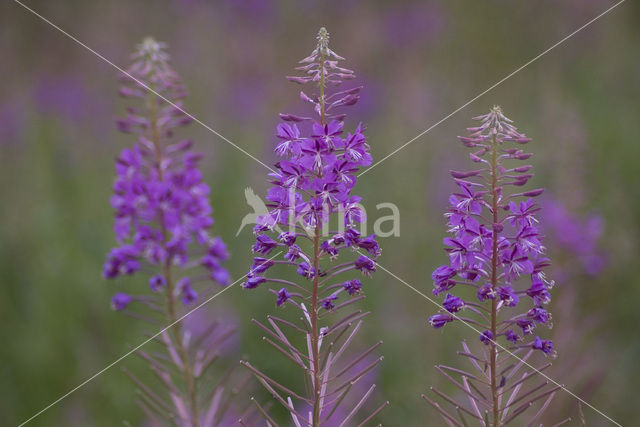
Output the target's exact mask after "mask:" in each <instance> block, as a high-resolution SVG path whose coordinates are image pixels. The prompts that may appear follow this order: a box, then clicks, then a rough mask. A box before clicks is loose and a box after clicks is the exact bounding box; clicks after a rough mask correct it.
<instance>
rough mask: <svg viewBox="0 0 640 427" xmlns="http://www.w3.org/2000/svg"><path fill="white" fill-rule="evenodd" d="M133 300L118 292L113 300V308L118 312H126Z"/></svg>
mask: <svg viewBox="0 0 640 427" xmlns="http://www.w3.org/2000/svg"><path fill="white" fill-rule="evenodd" d="M132 300H133V298H131V296H130V295H127V294H125V293H122V292H118V293H117V294H115V295H114V296H113V297H112V298H111V308H113V309H114V310H117V311H121V310H124V309H125V308H127V306H128V305H129V304H130V303H131V301H132Z"/></svg>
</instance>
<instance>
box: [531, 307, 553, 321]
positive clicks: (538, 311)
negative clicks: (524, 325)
mask: <svg viewBox="0 0 640 427" xmlns="http://www.w3.org/2000/svg"><path fill="white" fill-rule="evenodd" d="M527 317H529V318H530V319H533V320H535V321H536V322H538V323H547V322H548V321H549V320H551V314H549V312H548V311H547V310H545V309H543V308H538V307H534V308H532V309H531V310H529V311H528V312H527Z"/></svg>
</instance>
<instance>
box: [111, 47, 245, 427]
mask: <svg viewBox="0 0 640 427" xmlns="http://www.w3.org/2000/svg"><path fill="white" fill-rule="evenodd" d="M133 58H134V63H133V65H132V66H131V67H130V68H129V69H128V70H127V72H126V73H124V75H123V76H121V80H122V83H123V86H122V87H121V89H120V94H121V95H122V96H123V97H125V98H130V99H132V100H134V101H136V100H137V101H138V102H137V104H136V105H135V106H130V107H129V108H128V109H127V116H126V117H125V118H123V119H121V120H119V121H118V128H119V129H120V130H122V131H123V132H127V133H132V134H134V135H135V139H136V143H135V144H133V146H132V147H130V148H125V149H123V150H122V152H121V153H120V155H119V156H118V158H117V159H116V179H115V182H114V184H113V195H112V197H111V205H112V207H113V208H114V209H115V211H116V215H115V224H114V231H115V234H116V238H117V240H118V243H119V246H118V247H116V248H114V249H112V250H111V251H110V252H109V254H108V255H107V260H106V262H105V265H104V269H103V275H104V277H105V278H109V279H113V278H116V277H118V276H120V275H123V274H134V273H138V272H151V277H150V278H149V279H148V280H149V281H148V283H149V287H150V288H151V291H152V292H154V293H155V292H163V293H164V297H159V296H158V295H155V294H151V295H148V296H145V297H135V299H136V300H137V301H140V302H141V303H143V304H140V305H141V306H143V307H147V308H149V309H150V310H149V312H148V313H144V314H142V315H136V317H138V318H143V319H149V320H151V321H157V320H160V321H161V322H163V323H164V322H167V321H168V322H169V324H170V326H171V328H170V330H163V331H162V332H161V333H160V334H158V335H157V336H156V338H157V340H158V341H159V342H160V343H162V344H163V345H164V349H165V352H164V353H162V354H158V353H156V352H149V353H144V352H141V355H142V356H143V358H144V359H145V360H147V361H148V362H149V364H150V365H151V367H152V369H153V371H154V373H155V374H156V377H157V378H158V379H159V380H160V384H159V385H160V387H153V388H151V387H140V392H141V394H142V395H143V396H144V398H143V399H141V400H140V402H141V404H140V406H141V407H142V408H143V409H144V411H145V412H147V411H148V409H149V407H148V406H147V405H157V404H158V403H160V405H161V406H162V408H163V410H162V411H161V412H160V413H158V414H156V415H158V416H160V417H164V414H166V418H167V422H168V423H174V424H175V423H176V415H177V416H178V418H179V422H178V423H179V424H180V425H181V426H182V425H184V426H193V425H197V424H200V425H213V424H218V422H217V421H216V420H218V421H219V420H222V419H226V418H227V417H229V416H230V415H232V414H231V413H232V412H234V409H231V410H227V409H226V408H227V407H229V405H228V404H227V403H225V404H224V405H222V406H221V405H219V403H220V401H221V399H224V400H225V401H226V402H230V401H229V400H228V397H230V396H228V395H226V396H224V397H223V394H224V393H226V392H225V389H226V388H227V387H228V384H225V385H224V387H221V386H216V387H215V388H214V389H213V390H212V389H211V388H207V389H206V391H205V390H204V389H202V388H199V385H198V384H197V381H196V380H197V379H198V378H201V377H202V376H203V375H205V374H206V372H205V371H206V370H207V368H208V367H209V366H210V365H211V364H212V363H213V362H214V361H215V360H216V359H217V358H218V356H219V355H220V352H221V350H223V349H224V347H221V345H222V344H223V343H224V342H225V341H226V340H227V338H228V337H229V336H230V335H232V334H233V328H228V327H226V326H221V325H220V324H218V323H217V322H213V321H212V320H210V319H207V320H205V321H203V320H202V319H200V320H199V321H198V322H196V318H195V316H194V317H193V318H191V317H190V318H189V319H187V321H186V322H185V323H184V324H178V320H181V319H182V318H181V317H179V316H180V315H181V311H182V310H184V309H183V308H182V307H181V305H180V304H179V301H180V300H181V301H182V303H183V305H185V306H186V305H190V304H193V303H195V302H196V301H197V299H198V293H197V292H196V289H195V287H196V286H197V285H198V284H199V283H201V282H209V283H210V282H217V283H219V284H221V285H227V284H228V283H229V281H230V277H229V273H228V272H227V270H226V269H225V268H224V267H223V266H222V263H223V262H224V261H225V260H227V259H228V257H229V253H228V251H227V249H226V246H225V245H224V243H223V242H222V240H221V239H220V238H214V237H213V236H211V235H210V229H211V226H212V225H213V222H214V221H213V218H212V216H211V213H212V209H211V206H210V205H209V200H208V199H209V187H208V186H207V185H206V184H205V183H204V181H203V179H202V173H201V172H200V170H199V168H198V162H199V161H200V160H201V158H202V156H201V155H200V154H198V153H195V152H193V151H192V150H191V147H192V145H193V143H192V142H191V141H190V140H176V139H175V138H174V134H173V133H174V131H175V129H176V128H178V127H181V126H184V125H186V124H188V123H189V122H190V121H191V119H190V118H189V117H188V116H187V115H186V114H185V113H184V112H183V111H182V99H183V98H184V96H185V93H184V87H183V86H182V83H181V80H180V78H179V77H178V75H177V74H176V73H175V72H174V71H173V70H172V68H171V67H170V65H169V56H168V55H167V53H166V52H165V51H164V45H163V44H161V43H157V42H155V41H154V40H152V39H145V40H144V41H143V43H142V44H141V45H139V47H138V50H137V51H136V53H135V54H134V55H133ZM164 99H168V100H170V101H171V102H165V101H164ZM176 278H179V279H178V280H177V281H174V280H175V279H176ZM256 286H257V284H256ZM210 289H211V287H210V286H206V287H204V286H203V287H202V290H203V292H204V293H206V292H210ZM132 300H134V298H133V297H131V296H129V295H127V294H124V293H118V294H116V295H115V296H114V297H113V299H112V306H113V307H114V309H116V310H124V308H125V307H127V305H128V304H129V303H130V302H131V301H132ZM158 317H159V318H158ZM183 317H184V316H183ZM167 329H169V328H167ZM174 374H175V375H174ZM130 376H132V377H133V379H134V381H135V382H136V383H137V384H138V385H141V384H142V383H141V381H140V380H138V379H136V378H135V375H133V374H132V373H130ZM162 388H164V392H165V393H164V395H163V396H162V397H160V394H158V392H159V391H160V390H161V389H162ZM152 389H153V391H151V390H152ZM200 392H203V393H200ZM161 394H162V393H161ZM211 395H213V396H216V397H215V398H214V399H213V401H212V400H211V399H210V396H211ZM206 396H209V397H206ZM206 401H209V402H210V403H205V402H206ZM165 402H166V403H165ZM156 415H154V417H155V416H156ZM237 418H238V417H237V415H236V416H235V419H236V420H237Z"/></svg>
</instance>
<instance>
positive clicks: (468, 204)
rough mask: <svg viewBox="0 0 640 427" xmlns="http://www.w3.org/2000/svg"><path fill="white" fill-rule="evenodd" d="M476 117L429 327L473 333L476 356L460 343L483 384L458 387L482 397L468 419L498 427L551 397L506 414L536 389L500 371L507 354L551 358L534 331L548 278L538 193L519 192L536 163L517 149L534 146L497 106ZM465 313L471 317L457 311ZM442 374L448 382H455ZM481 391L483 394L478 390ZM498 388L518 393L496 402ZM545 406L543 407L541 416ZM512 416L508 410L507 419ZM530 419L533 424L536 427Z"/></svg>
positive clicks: (458, 178) (466, 141)
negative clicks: (452, 326) (456, 323)
mask: <svg viewBox="0 0 640 427" xmlns="http://www.w3.org/2000/svg"><path fill="white" fill-rule="evenodd" d="M475 119H476V120H478V121H479V122H480V123H479V125H477V126H475V127H471V128H469V129H468V131H469V133H470V134H469V135H468V136H462V137H459V139H460V141H461V142H462V144H463V145H464V146H465V147H468V148H470V149H471V150H472V152H471V153H470V158H471V160H472V161H473V162H474V163H475V166H474V168H473V169H472V170H470V171H458V170H456V171H451V176H452V177H453V180H454V182H455V184H456V185H457V191H455V192H454V193H453V194H452V195H451V196H450V197H449V208H448V210H447V212H446V213H445V218H446V220H447V230H448V232H449V233H450V235H449V236H448V237H446V238H445V239H444V240H443V242H444V246H445V252H446V254H447V257H448V259H449V262H448V264H446V265H442V266H440V267H438V268H436V269H435V271H434V272H433V274H432V275H431V278H432V279H433V284H434V289H433V294H434V295H439V294H441V293H443V292H446V294H445V297H444V299H443V301H442V307H443V308H444V310H442V313H440V314H436V315H434V316H432V317H431V318H430V319H429V322H430V323H431V325H432V326H433V327H434V328H442V327H443V326H444V325H445V324H446V323H448V322H451V321H453V320H461V321H463V322H465V323H468V324H469V325H473V328H474V329H476V328H478V329H477V330H478V332H479V333H480V341H481V342H482V343H483V344H484V346H482V347H480V346H478V347H479V348H480V349H481V350H480V353H475V354H474V350H472V348H471V346H470V345H467V343H463V351H462V352H460V353H459V354H460V355H462V356H463V357H466V358H469V359H470V360H471V362H472V363H473V364H474V366H475V367H476V368H477V370H478V373H477V375H478V378H482V380H480V381H476V380H474V379H471V378H470V377H469V376H467V375H465V376H463V378H462V381H464V382H465V383H464V386H465V389H466V390H470V389H471V388H473V389H474V390H476V391H477V392H478V393H479V394H481V395H484V396H487V398H486V400H484V399H483V400H479V399H476V398H475V397H474V396H473V395H470V396H469V397H470V398H471V400H472V402H471V407H472V408H475V409H476V411H475V412H469V413H468V414H467V415H470V416H472V417H475V418H477V419H478V420H480V421H481V422H484V423H485V424H487V425H492V426H493V425H495V426H498V425H503V424H507V423H508V422H510V421H511V420H512V419H513V418H514V417H516V416H521V415H520V414H522V413H525V411H524V409H526V408H527V407H528V405H530V404H532V403H535V402H537V401H538V400H539V399H541V398H542V397H545V398H546V397H548V396H549V393H541V394H536V396H538V397H533V398H531V399H533V400H531V401H529V400H527V401H526V405H527V406H524V404H523V406H522V407H519V408H509V406H510V403H512V402H514V401H518V400H519V399H522V398H523V397H522V396H523V395H524V396H528V395H533V394H534V393H533V392H534V391H538V390H537V389H534V390H533V391H531V390H525V389H526V388H527V387H524V386H522V384H520V386H518V387H516V385H515V384H514V381H517V378H516V375H514V372H513V370H512V368H506V369H504V368H503V367H504V366H506V365H508V361H507V360H506V359H507V358H509V357H511V355H510V354H509V352H510V351H511V350H509V349H514V350H518V349H520V348H525V347H530V348H534V349H539V350H542V351H543V352H544V353H546V354H552V353H554V351H553V344H552V343H551V341H545V340H542V339H540V338H538V337H536V338H535V339H532V338H533V336H534V331H535V329H536V326H537V325H539V324H544V325H547V326H549V327H551V314H550V313H549V312H547V311H546V310H545V309H543V308H541V307H542V305H544V304H547V303H549V301H550V300H551V294H550V290H551V288H552V286H553V281H552V280H549V279H547V278H546V276H545V272H544V270H545V268H546V267H548V266H549V265H550V263H549V260H548V259H547V258H546V256H545V247H544V245H543V244H542V241H543V238H542V235H541V232H540V230H541V228H542V227H543V225H542V224H540V223H539V222H538V218H537V215H538V213H539V211H540V209H539V207H538V205H537V204H536V203H535V197H537V196H539V195H540V194H542V192H543V190H542V189H535V190H529V189H526V188H524V189H523V188H522V187H524V186H526V185H527V183H528V182H529V180H530V179H531V178H532V177H533V175H532V174H531V173H530V172H531V169H532V167H531V166H530V165H526V164H525V165H522V164H518V163H519V162H520V161H523V160H527V159H529V158H530V157H531V153H527V152H525V151H524V150H523V146H524V145H525V144H527V143H529V142H530V141H531V140H530V139H529V138H527V137H526V136H525V135H524V134H522V133H520V132H519V131H518V130H517V128H516V127H515V126H514V125H513V122H512V121H511V120H510V119H509V118H507V117H506V116H505V115H504V114H503V113H502V110H501V109H500V108H499V107H494V108H492V109H491V111H489V113H487V114H485V115H482V116H479V117H476V118H475ZM460 287H463V288H470V289H471V290H473V292H475V294H476V296H477V301H476V300H475V299H474V301H475V302H474V301H471V300H469V299H467V300H462V299H461V298H460V297H458V296H456V293H457V290H458V289H459V288H460ZM460 295H463V294H460ZM465 295H468V293H466V294H465ZM463 308H465V315H466V316H468V317H464V318H462V317H458V314H456V313H458V312H459V311H460V310H461V309H463ZM445 311H446V313H445ZM480 331H482V332H480ZM476 346H477V344H476ZM505 349H507V350H509V351H504V350H505ZM518 357H519V356H518ZM509 363H510V362H509ZM515 366H517V365H515ZM501 370H502V371H501ZM449 373H451V372H449ZM533 374H535V373H532V374H531V375H533ZM447 375H448V374H447ZM447 378H448V379H450V380H453V379H452V377H451V376H447ZM485 379H486V381H485ZM453 381H454V382H456V381H457V379H455V380H453ZM467 382H468V383H472V384H467ZM461 383H462V382H456V384H457V385H459V384H461ZM471 385H473V387H471ZM469 387H470V388H469ZM505 387H506V388H505ZM483 388H484V389H485V391H481V390H482V389H483ZM520 389H522V390H520ZM504 390H515V391H514V392H513V394H512V395H511V396H510V397H509V398H508V399H507V400H504V399H501V398H500V394H501V393H503V392H504ZM485 392H486V394H485ZM437 394H438V395H439V396H440V397H442V396H443V395H442V393H440V392H439V393H437ZM518 396H520V397H518ZM551 396H553V395H551ZM446 400H447V402H448V403H449V404H453V405H454V406H457V407H458V408H462V407H465V406H468V405H465V404H462V403H460V404H459V405H458V403H457V402H455V399H452V398H447V399H446ZM427 401H429V402H430V403H431V404H432V405H433V406H434V407H435V408H436V409H437V410H438V412H439V413H440V414H441V415H443V417H444V418H445V421H446V422H447V423H448V424H451V423H455V422H457V421H456V420H457V419H458V416H457V415H458V414H455V412H454V414H453V415H452V414H451V413H449V412H447V411H445V410H444V406H440V405H439V404H438V403H436V402H435V401H431V400H430V399H428V398H427ZM543 402H544V401H543ZM548 403H549V402H548V401H547V402H546V403H543V408H542V410H543V409H544V407H546V405H547V404H548ZM483 406H489V408H488V410H487V412H485V414H482V413H481V412H480V410H478V409H477V408H480V407H483ZM509 410H511V411H512V412H509V413H507V411H509ZM542 410H541V411H540V412H538V414H537V415H536V417H538V416H540V414H541V413H542ZM483 411H484V409H483ZM526 413H528V412H526ZM534 421H536V420H535V419H533V420H531V422H529V424H535V422H534Z"/></svg>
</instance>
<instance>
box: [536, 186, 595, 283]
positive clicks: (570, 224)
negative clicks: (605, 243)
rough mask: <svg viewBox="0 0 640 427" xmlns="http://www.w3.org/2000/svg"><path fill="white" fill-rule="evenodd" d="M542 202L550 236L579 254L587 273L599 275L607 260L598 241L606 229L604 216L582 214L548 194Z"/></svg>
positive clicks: (574, 254) (577, 255)
mask: <svg viewBox="0 0 640 427" xmlns="http://www.w3.org/2000/svg"><path fill="white" fill-rule="evenodd" d="M541 204H542V212H541V214H542V217H543V218H544V227H543V228H544V231H545V233H546V237H547V239H549V240H550V241H551V242H552V244H554V245H557V246H559V247H560V248H562V249H563V250H565V251H567V252H569V253H570V254H572V255H573V256H575V257H577V258H578V259H579V260H580V263H581V264H582V267H583V268H584V271H585V272H586V273H587V274H588V275H590V276H596V275H598V274H599V273H600V272H601V271H602V270H603V268H604V267H605V265H606V262H607V261H606V256H605V254H604V253H603V252H602V251H601V250H599V249H598V240H599V239H600V237H601V236H602V234H603V232H604V221H603V219H602V217H601V216H599V215H597V214H591V215H588V216H586V217H579V216H577V215H574V214H572V213H570V212H569V211H567V209H566V208H565V207H564V206H563V205H562V203H561V202H560V201H558V200H556V199H554V198H552V197H545V198H544V199H543V200H542V203H541Z"/></svg>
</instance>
